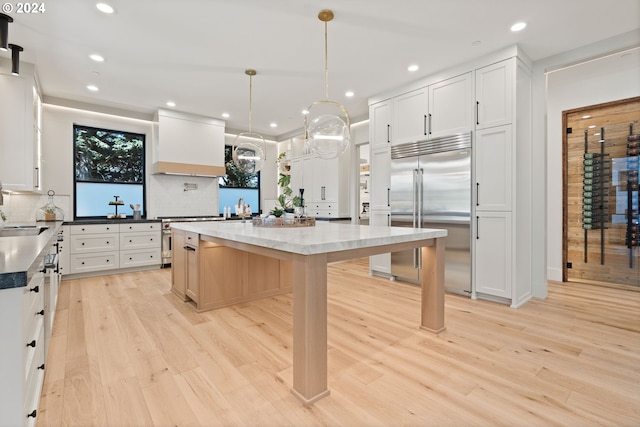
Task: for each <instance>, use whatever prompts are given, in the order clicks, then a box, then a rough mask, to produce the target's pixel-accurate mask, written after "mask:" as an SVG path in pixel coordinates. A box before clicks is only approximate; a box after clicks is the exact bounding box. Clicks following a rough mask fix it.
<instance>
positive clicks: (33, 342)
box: [27, 340, 36, 348]
mask: <svg viewBox="0 0 640 427" xmlns="http://www.w3.org/2000/svg"><path fill="white" fill-rule="evenodd" d="M27 347H33V348H36V340H33V341H31V342H30V343H27Z"/></svg>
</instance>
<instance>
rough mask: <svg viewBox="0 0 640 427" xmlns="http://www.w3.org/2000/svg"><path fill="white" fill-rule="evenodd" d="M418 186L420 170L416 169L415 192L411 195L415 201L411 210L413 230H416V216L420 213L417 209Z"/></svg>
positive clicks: (414, 175) (414, 176)
mask: <svg viewBox="0 0 640 427" xmlns="http://www.w3.org/2000/svg"><path fill="white" fill-rule="evenodd" d="M417 185H418V169H414V170H413V190H412V192H411V193H412V194H411V198H412V200H413V209H412V210H411V211H412V213H413V228H416V215H417V213H418V209H417V206H416V205H417V200H416V199H417V198H418V189H417Z"/></svg>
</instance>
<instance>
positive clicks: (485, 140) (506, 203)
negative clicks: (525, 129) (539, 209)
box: [474, 125, 513, 211]
mask: <svg viewBox="0 0 640 427" xmlns="http://www.w3.org/2000/svg"><path fill="white" fill-rule="evenodd" d="M475 148H476V150H475V151H476V153H475V175H476V186H475V189H474V190H475V202H476V211H481V210H482V211H511V196H512V192H513V191H512V184H513V178H512V177H513V170H512V169H513V162H512V154H513V153H512V151H513V150H512V127H511V125H505V126H499V127H495V128H490V129H484V130H479V131H477V132H476V141H475Z"/></svg>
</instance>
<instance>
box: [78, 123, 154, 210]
mask: <svg viewBox="0 0 640 427" xmlns="http://www.w3.org/2000/svg"><path fill="white" fill-rule="evenodd" d="M73 139H74V146H73V156H74V162H73V163H74V198H73V199H74V206H73V208H74V218H76V219H82V218H99V217H102V218H104V217H107V216H108V215H110V214H115V213H116V209H118V210H117V213H118V214H127V215H131V214H132V209H131V208H130V206H131V205H133V206H134V207H136V205H140V209H139V210H140V211H141V212H142V217H146V210H145V203H144V200H145V194H146V189H145V154H144V153H145V135H144V134H138V133H132V132H124V131H118V130H111V129H100V128H94V127H88V126H80V125H74V126H73ZM116 200H118V204H115V203H114V202H115V201H116Z"/></svg>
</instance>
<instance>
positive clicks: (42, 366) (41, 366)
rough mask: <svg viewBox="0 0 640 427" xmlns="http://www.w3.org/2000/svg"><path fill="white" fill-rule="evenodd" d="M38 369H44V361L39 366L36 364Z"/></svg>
mask: <svg viewBox="0 0 640 427" xmlns="http://www.w3.org/2000/svg"><path fill="white" fill-rule="evenodd" d="M38 369H42V370H43V371H44V363H43V364H42V365H40V366H38Z"/></svg>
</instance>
